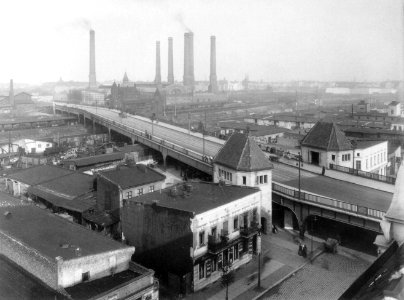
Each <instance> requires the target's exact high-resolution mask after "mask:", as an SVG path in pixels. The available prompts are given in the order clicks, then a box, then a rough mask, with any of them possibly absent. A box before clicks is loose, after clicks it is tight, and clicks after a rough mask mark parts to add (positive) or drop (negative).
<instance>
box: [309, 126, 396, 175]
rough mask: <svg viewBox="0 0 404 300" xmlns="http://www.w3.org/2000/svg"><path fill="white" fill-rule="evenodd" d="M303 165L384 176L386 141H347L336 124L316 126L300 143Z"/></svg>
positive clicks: (386, 160)
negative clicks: (346, 169) (335, 167)
mask: <svg viewBox="0 0 404 300" xmlns="http://www.w3.org/2000/svg"><path fill="white" fill-rule="evenodd" d="M301 149H302V158H303V161H304V162H308V163H312V164H316V165H319V166H324V167H326V168H333V167H334V166H340V167H345V168H351V169H356V170H361V171H365V172H371V173H377V174H379V175H386V169H387V162H388V157H387V156H388V153H387V141H361V140H358V141H352V142H351V141H350V140H349V139H348V138H347V137H346V136H345V134H344V133H343V132H342V131H341V130H340V129H339V128H338V127H337V125H336V124H335V123H327V122H318V123H317V124H316V125H315V126H314V127H313V128H312V129H311V130H310V131H309V133H308V134H307V135H306V136H305V137H304V138H303V140H302V142H301Z"/></svg>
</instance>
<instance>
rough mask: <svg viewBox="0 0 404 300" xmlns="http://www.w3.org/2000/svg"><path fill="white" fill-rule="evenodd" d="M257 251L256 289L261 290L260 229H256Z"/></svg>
mask: <svg viewBox="0 0 404 300" xmlns="http://www.w3.org/2000/svg"><path fill="white" fill-rule="evenodd" d="M257 251H258V285H257V286H258V289H260V288H261V228H259V229H258V235H257Z"/></svg>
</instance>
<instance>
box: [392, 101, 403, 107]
mask: <svg viewBox="0 0 404 300" xmlns="http://www.w3.org/2000/svg"><path fill="white" fill-rule="evenodd" d="M399 104H401V103H400V102H398V101H391V102H390V103H389V106H396V105H399Z"/></svg>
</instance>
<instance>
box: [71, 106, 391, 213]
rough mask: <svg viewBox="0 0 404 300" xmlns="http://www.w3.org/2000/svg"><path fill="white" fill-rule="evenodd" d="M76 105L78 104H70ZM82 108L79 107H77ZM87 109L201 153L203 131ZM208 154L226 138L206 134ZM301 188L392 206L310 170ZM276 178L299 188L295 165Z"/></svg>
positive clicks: (378, 195)
mask: <svg viewBox="0 0 404 300" xmlns="http://www.w3.org/2000/svg"><path fill="white" fill-rule="evenodd" d="M70 106H75V105H70ZM77 107H80V106H77ZM83 108H85V109H86V110H87V111H89V112H91V113H94V114H98V115H100V116H103V117H105V118H108V119H110V120H113V121H115V122H121V123H123V124H124V125H126V126H130V127H133V128H136V129H138V130H141V131H147V132H148V133H152V131H153V135H154V136H156V137H158V138H162V139H166V140H167V141H170V142H173V143H175V144H177V145H179V146H181V147H184V148H187V149H189V150H192V151H195V152H197V153H201V152H202V151H201V150H202V149H203V139H201V138H202V134H200V133H194V132H188V130H186V129H183V128H180V127H177V126H173V125H170V124H166V123H162V122H157V123H156V122H154V124H153V125H152V122H151V120H150V119H149V118H145V117H140V116H133V115H129V114H128V115H127V118H121V117H120V116H119V111H117V110H111V109H106V108H95V107H83ZM204 140H205V155H208V156H212V157H213V156H215V155H216V153H217V152H218V151H219V150H220V148H221V147H222V146H223V145H224V143H225V141H223V140H220V139H218V138H214V137H205V139H204ZM301 174H302V181H301V188H302V190H306V191H310V192H312V193H316V194H319V195H323V196H326V197H330V198H334V199H337V200H341V201H345V202H348V203H352V204H357V205H361V206H366V207H371V208H373V209H377V210H381V211H386V210H387V209H388V207H389V206H390V203H391V199H392V196H393V195H392V194H391V193H388V192H382V191H378V190H375V189H372V188H369V187H365V186H360V185H356V184H352V183H349V182H344V181H339V180H335V179H332V178H328V177H324V176H319V175H318V176H317V175H315V174H313V173H310V172H305V171H302V173H301ZM273 181H274V182H279V183H283V184H285V185H290V186H293V187H296V188H297V187H298V172H297V169H296V168H293V167H291V166H286V165H283V164H275V169H274V171H273Z"/></svg>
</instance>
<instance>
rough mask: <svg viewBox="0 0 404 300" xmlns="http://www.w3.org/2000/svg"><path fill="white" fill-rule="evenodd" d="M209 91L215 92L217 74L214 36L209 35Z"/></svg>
mask: <svg viewBox="0 0 404 300" xmlns="http://www.w3.org/2000/svg"><path fill="white" fill-rule="evenodd" d="M209 92H211V93H216V92H217V75H216V37H215V36H214V35H212V36H211V37H210V76H209Z"/></svg>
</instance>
